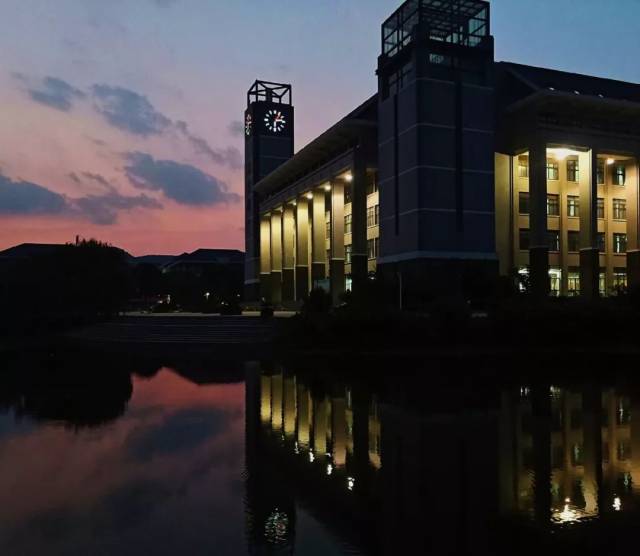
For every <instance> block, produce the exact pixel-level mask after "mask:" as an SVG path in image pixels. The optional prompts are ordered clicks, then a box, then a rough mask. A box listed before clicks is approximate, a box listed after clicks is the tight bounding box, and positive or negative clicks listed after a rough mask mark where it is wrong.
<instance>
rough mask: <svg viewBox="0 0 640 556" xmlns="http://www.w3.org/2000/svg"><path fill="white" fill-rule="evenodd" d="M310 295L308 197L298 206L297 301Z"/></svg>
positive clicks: (298, 203)
mask: <svg viewBox="0 0 640 556" xmlns="http://www.w3.org/2000/svg"><path fill="white" fill-rule="evenodd" d="M308 295H309V201H308V199H307V198H306V197H301V198H300V199H298V202H297V204H296V300H297V301H302V300H303V299H304V298H305V297H307V296H308Z"/></svg>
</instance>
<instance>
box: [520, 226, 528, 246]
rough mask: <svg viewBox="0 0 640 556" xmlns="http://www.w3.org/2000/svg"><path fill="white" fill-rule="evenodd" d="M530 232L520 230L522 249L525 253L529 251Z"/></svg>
mask: <svg viewBox="0 0 640 556" xmlns="http://www.w3.org/2000/svg"><path fill="white" fill-rule="evenodd" d="M529 245H530V243H529V230H526V229H522V228H521V229H520V249H522V250H523V251H525V250H527V249H529Z"/></svg>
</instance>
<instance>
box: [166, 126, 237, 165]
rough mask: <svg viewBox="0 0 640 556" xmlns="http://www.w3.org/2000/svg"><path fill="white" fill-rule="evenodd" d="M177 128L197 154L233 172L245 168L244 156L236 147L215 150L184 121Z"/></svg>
mask: <svg viewBox="0 0 640 556" xmlns="http://www.w3.org/2000/svg"><path fill="white" fill-rule="evenodd" d="M175 128H176V129H177V130H178V131H179V132H180V133H181V134H182V135H183V136H184V137H185V138H186V139H187V141H188V142H189V143H190V144H191V146H192V147H193V148H194V150H195V151H196V152H197V153H199V154H202V155H205V156H207V157H209V158H210V159H211V160H212V161H213V162H215V163H216V164H220V165H223V166H228V167H229V168H231V169H232V170H241V169H242V168H244V164H243V158H242V154H241V153H240V151H239V150H238V149H237V148H236V147H226V148H225V149H214V148H212V147H211V146H210V145H209V143H207V142H206V141H205V140H204V139H203V138H202V137H198V136H197V135H194V134H193V133H191V131H190V130H189V127H188V126H187V124H186V123H185V122H182V121H178V122H176V123H175Z"/></svg>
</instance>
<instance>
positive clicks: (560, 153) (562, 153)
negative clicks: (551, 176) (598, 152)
mask: <svg viewBox="0 0 640 556" xmlns="http://www.w3.org/2000/svg"><path fill="white" fill-rule="evenodd" d="M549 153H550V154H552V155H553V156H554V157H555V158H556V160H564V159H565V158H567V157H568V156H571V155H578V154H580V153H579V152H578V151H573V150H571V149H565V148H560V149H549Z"/></svg>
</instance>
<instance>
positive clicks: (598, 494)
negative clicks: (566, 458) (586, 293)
mask: <svg viewBox="0 0 640 556" xmlns="http://www.w3.org/2000/svg"><path fill="white" fill-rule="evenodd" d="M597 181H598V180H597V176H596V184H597ZM581 287H582V285H581ZM582 410H583V413H582V415H583V417H582V426H583V439H584V440H583V447H584V448H583V449H584V477H583V488H584V498H585V502H586V508H585V509H586V511H587V512H590V513H592V512H595V511H596V510H597V509H598V508H599V509H600V512H602V511H603V505H602V502H603V496H602V390H601V389H600V388H599V387H596V386H587V387H585V389H584V391H583V397H582Z"/></svg>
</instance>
